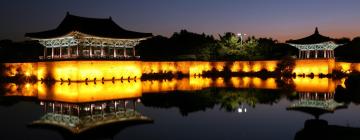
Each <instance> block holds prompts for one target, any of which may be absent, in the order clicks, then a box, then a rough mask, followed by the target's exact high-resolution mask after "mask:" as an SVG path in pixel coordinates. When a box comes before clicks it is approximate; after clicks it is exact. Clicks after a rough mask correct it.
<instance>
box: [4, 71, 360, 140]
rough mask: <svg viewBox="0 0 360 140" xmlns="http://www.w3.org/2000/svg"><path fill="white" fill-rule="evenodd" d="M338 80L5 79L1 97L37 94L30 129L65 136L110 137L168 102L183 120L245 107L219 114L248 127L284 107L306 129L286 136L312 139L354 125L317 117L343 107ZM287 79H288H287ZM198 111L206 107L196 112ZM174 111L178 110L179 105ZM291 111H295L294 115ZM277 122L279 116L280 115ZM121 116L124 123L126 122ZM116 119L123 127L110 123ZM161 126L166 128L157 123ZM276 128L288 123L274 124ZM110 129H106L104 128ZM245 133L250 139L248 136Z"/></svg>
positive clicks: (162, 115)
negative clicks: (23, 81)
mask: <svg viewBox="0 0 360 140" xmlns="http://www.w3.org/2000/svg"><path fill="white" fill-rule="evenodd" d="M343 82H344V80H332V79H327V78H318V77H314V78H309V77H305V78H301V77H297V78H295V79H287V80H283V81H282V80H281V79H274V78H268V79H261V78H252V77H231V78H215V79H211V78H200V77H191V78H184V79H172V80H153V81H140V80H136V81H135V80H129V81H128V80H124V81H120V80H119V81H114V82H112V81H104V82H93V81H92V82H70V83H69V82H62V83H61V82H57V83H54V84H44V83H41V82H38V83H34V84H30V83H28V84H21V85H17V84H14V83H7V84H4V85H2V92H4V97H1V98H3V99H1V98H0V102H1V101H2V100H7V98H11V97H24V98H26V99H32V101H33V100H35V101H36V103H37V105H38V104H40V107H41V110H42V111H41V113H42V114H41V115H39V116H38V117H36V118H35V119H34V120H32V121H30V122H27V123H31V125H30V128H31V129H32V127H40V128H48V127H49V126H51V127H52V129H53V127H55V130H57V131H58V130H59V128H61V129H60V130H66V132H67V133H69V132H70V133H69V134H70V135H69V134H64V133H63V132H62V131H61V132H60V133H61V134H62V135H67V136H66V137H68V136H69V137H73V136H77V135H85V136H86V137H87V138H89V136H91V138H92V134H99V135H101V136H100V137H104V136H106V135H108V136H110V137H113V136H115V135H116V134H119V131H120V130H122V129H124V128H126V126H128V125H133V124H139V123H148V122H152V119H154V124H152V125H151V126H153V125H155V126H157V127H159V126H158V125H159V123H158V122H157V121H159V122H161V121H167V120H168V121H174V120H172V119H171V117H170V118H167V117H168V116H166V115H167V114H168V113H169V114H171V112H172V109H174V108H175V109H176V110H179V112H180V114H181V115H179V116H181V117H180V118H179V117H176V118H177V120H178V121H184V120H186V119H184V116H187V117H189V116H192V115H190V114H195V115H193V116H197V115H200V116H201V118H204V120H206V119H209V118H208V117H210V116H211V117H214V116H212V115H210V116H209V115H203V114H207V113H209V112H213V111H215V110H218V111H220V112H216V114H215V116H217V117H219V116H221V117H225V116H228V115H229V114H234V113H235V114H237V115H239V114H242V115H239V116H237V117H236V118H239V119H240V120H236V121H235V120H231V119H230V120H229V118H227V119H219V120H221V122H224V123H226V122H228V123H229V122H231V123H236V122H237V121H241V119H244V120H245V121H246V122H251V123H250V124H251V125H252V124H254V126H249V124H248V126H247V127H248V128H249V129H250V128H253V129H255V130H257V129H260V128H258V127H255V124H256V123H257V122H261V123H267V122H266V121H265V122H264V121H263V119H262V118H261V116H267V115H269V118H271V116H272V115H271V113H270V114H269V113H267V114H261V113H260V114H261V115H259V112H266V111H267V110H270V111H274V112H281V113H280V114H277V115H276V116H277V117H279V116H288V117H289V116H290V117H289V118H286V119H293V120H294V121H293V122H292V123H300V124H301V126H303V124H302V123H304V121H305V126H304V128H303V129H301V128H299V129H296V132H293V133H291V134H290V135H292V137H291V138H294V137H295V139H309V138H310V139H311V137H309V136H310V135H313V132H312V131H313V130H317V129H320V128H323V130H328V131H331V132H334V133H332V134H334V135H335V134H336V132H339V131H351V132H355V131H358V128H356V127H354V128H348V127H343V126H342V125H329V124H328V123H327V121H325V120H321V119H320V116H321V115H323V114H325V113H333V114H335V113H334V112H335V111H336V110H337V109H339V108H346V107H348V104H347V103H343V102H342V101H341V100H338V99H336V97H337V95H336V94H341V93H338V92H337V87H344V86H343V85H344V83H343ZM284 84H288V85H285V86H284ZM284 87H291V89H286V90H284V89H283V88H284ZM285 99H288V101H289V102H285V103H284V100H285ZM139 106H140V107H139ZM159 108H160V109H166V112H163V113H154V112H156V109H159ZM259 110H261V111H259ZM293 110H295V111H293ZM0 111H1V108H0ZM201 111H205V112H204V113H199V112H201ZM195 112H197V113H195ZM229 112H230V113H229ZM299 112H301V113H299ZM302 113H306V114H311V115H313V116H314V118H315V119H311V120H309V119H308V118H305V119H303V120H302V119H300V120H299V117H298V115H299V114H302ZM177 114H179V113H178V112H177ZM201 114H202V115H201ZM274 114H276V113H274ZM289 114H290V115H289ZM292 114H296V115H293V116H291V115H292ZM213 115H214V114H213ZM242 116H243V117H242ZM300 116H301V115H300ZM324 116H325V115H324ZM173 117H175V116H173ZM259 117H260V118H259ZM306 117H308V116H306ZM150 118H151V119H150ZM159 118H162V119H165V120H161V119H159ZM190 118H192V117H190ZM225 118H226V117H225ZM321 118H322V119H324V118H323V117H321ZM212 119H214V118H212ZM306 119H307V121H306ZM15 121H16V120H15ZM274 121H275V122H279V120H274ZM284 121H286V120H284ZM324 122H326V123H324ZM125 123H127V125H123V124H125ZM192 123H197V122H192ZM160 124H161V123H160ZM114 125H115V126H121V127H119V129H114ZM110 126H111V127H110ZM141 126H143V125H141ZM145 126H149V125H145ZM151 126H149V127H131V129H130V130H134V131H136V132H137V133H145V131H149V128H152V127H151ZM241 126H242V125H239V126H237V127H241ZM245 126H246V125H245ZM256 126H257V125H256ZM189 127H193V126H189ZM220 127H221V126H220ZM140 128H141V129H140ZM265 128H267V127H265ZM137 129H140V130H141V132H138V131H137ZM161 129H170V128H164V127H161ZM173 129H174V128H173ZM189 129H191V128H189ZM234 129H235V128H234ZM279 129H287V128H281V127H279ZM127 130H128V129H127ZM110 131H111V134H108V133H106V134H105V132H110ZM228 131H230V130H228ZM99 132H101V134H100V133H99ZM103 132H104V134H103ZM171 132H172V131H171ZM323 132H325V131H323ZM128 133H129V132H128ZM134 133H135V132H134ZM152 133H154V132H152ZM173 133H175V131H174V132H173ZM173 133H172V134H173ZM222 133H225V132H222ZM74 134H75V135H74ZM324 134H325V133H324ZM169 135H170V134H169ZM173 135H174V134H173ZM349 135H350V134H349ZM351 135H353V136H355V137H356V136H357V134H355V133H351ZM244 137H245V138H248V139H251V136H249V137H246V136H244ZM357 137H358V136H357ZM64 138H65V137H64ZM277 138H281V137H277ZM291 138H290V139H291Z"/></svg>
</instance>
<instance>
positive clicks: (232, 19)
mask: <svg viewBox="0 0 360 140" xmlns="http://www.w3.org/2000/svg"><path fill="white" fill-rule="evenodd" d="M67 11H69V12H70V13H71V14H74V15H79V16H85V17H96V18H107V17H109V16H111V17H112V19H113V20H114V21H115V22H116V23H118V24H119V25H120V26H121V27H123V28H125V29H129V30H134V31H140V32H151V33H154V34H155V35H164V36H170V35H171V34H172V33H173V32H176V31H179V30H181V29H187V30H189V31H193V32H197V33H203V32H204V33H206V34H212V35H215V36H217V35H218V34H223V33H224V32H234V33H237V32H244V33H247V34H249V35H254V36H256V37H272V38H274V39H278V40H280V41H284V40H287V39H290V38H293V39H297V38H301V37H304V36H306V35H310V34H311V33H313V31H314V28H315V27H316V26H318V27H319V30H320V32H321V33H322V34H324V35H327V36H331V37H349V38H353V37H355V36H360V1H359V0H176V1H175V0H62V1H60V0H58V1H53V0H1V2H0V17H1V21H0V39H12V40H24V34H25V33H26V32H37V31H43V30H48V29H53V28H55V27H57V26H58V24H59V23H60V22H61V21H62V20H63V18H64V17H65V14H66V12H67Z"/></svg>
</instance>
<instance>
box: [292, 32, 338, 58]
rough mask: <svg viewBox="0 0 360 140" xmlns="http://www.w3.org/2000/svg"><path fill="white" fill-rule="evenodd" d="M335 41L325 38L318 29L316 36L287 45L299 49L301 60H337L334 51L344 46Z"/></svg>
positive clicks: (293, 41)
mask: <svg viewBox="0 0 360 140" xmlns="http://www.w3.org/2000/svg"><path fill="white" fill-rule="evenodd" d="M335 41H336V40H335V39H332V38H330V37H327V36H323V35H321V34H320V33H319V31H318V28H317V27H316V29H315V32H314V34H312V35H310V36H308V37H305V38H301V39H298V40H290V41H287V43H288V44H289V45H291V46H294V47H296V48H298V49H299V56H298V58H299V59H309V58H335V54H334V49H335V48H337V47H338V46H341V45H342V44H336V43H335Z"/></svg>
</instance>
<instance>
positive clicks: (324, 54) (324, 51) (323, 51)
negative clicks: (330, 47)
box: [323, 50, 326, 58]
mask: <svg viewBox="0 0 360 140" xmlns="http://www.w3.org/2000/svg"><path fill="white" fill-rule="evenodd" d="M323 52H324V58H326V50H323Z"/></svg>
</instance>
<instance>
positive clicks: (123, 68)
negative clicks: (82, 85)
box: [38, 61, 142, 81]
mask: <svg viewBox="0 0 360 140" xmlns="http://www.w3.org/2000/svg"><path fill="white" fill-rule="evenodd" d="M141 73H142V72H141V62H140V61H56V62H39V63H38V79H41V78H43V79H45V78H46V77H52V78H54V79H55V80H57V81H60V80H61V79H63V80H68V79H70V80H72V81H85V79H86V78H88V80H94V78H96V79H97V80H101V79H102V78H104V79H106V80H110V79H112V78H115V79H121V77H123V78H124V79H128V77H130V78H131V79H133V78H135V77H136V78H140V77H141Z"/></svg>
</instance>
